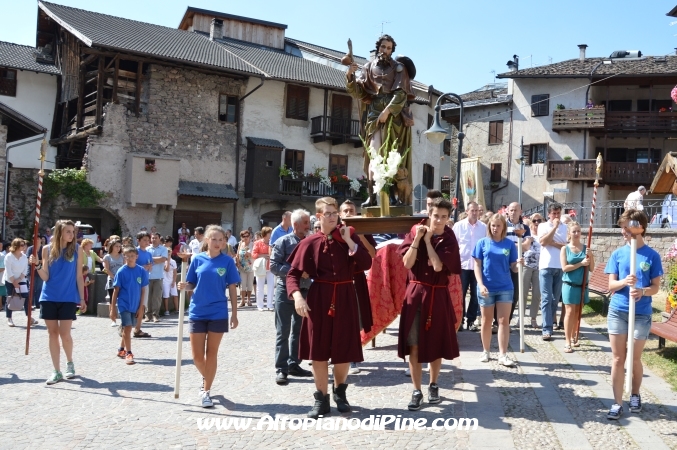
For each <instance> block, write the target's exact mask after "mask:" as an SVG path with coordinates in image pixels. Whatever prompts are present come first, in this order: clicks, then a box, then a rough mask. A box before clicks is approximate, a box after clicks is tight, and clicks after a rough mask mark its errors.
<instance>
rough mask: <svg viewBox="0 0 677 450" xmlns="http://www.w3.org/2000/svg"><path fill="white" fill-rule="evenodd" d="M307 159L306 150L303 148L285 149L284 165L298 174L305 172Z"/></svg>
mask: <svg viewBox="0 0 677 450" xmlns="http://www.w3.org/2000/svg"><path fill="white" fill-rule="evenodd" d="M305 159H306V152H305V151H303V150H289V149H287V150H285V151H284V165H285V166H287V168H288V169H289V170H293V171H294V172H297V173H298V174H303V173H304V169H305V167H304V163H305Z"/></svg>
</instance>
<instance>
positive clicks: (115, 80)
mask: <svg viewBox="0 0 677 450" xmlns="http://www.w3.org/2000/svg"><path fill="white" fill-rule="evenodd" d="M119 72H120V58H118V57H116V58H115V72H113V103H115V104H117V103H118V73H119Z"/></svg>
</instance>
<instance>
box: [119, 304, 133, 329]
mask: <svg viewBox="0 0 677 450" xmlns="http://www.w3.org/2000/svg"><path fill="white" fill-rule="evenodd" d="M118 316H120V323H122V327H123V328H124V327H133V326H134V324H135V323H136V314H135V313H133V312H129V311H120V310H119V309H118Z"/></svg>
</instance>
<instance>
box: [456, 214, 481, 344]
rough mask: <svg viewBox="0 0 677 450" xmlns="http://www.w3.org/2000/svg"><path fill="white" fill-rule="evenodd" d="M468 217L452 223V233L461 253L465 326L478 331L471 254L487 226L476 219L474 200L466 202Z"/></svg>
mask: <svg viewBox="0 0 677 450" xmlns="http://www.w3.org/2000/svg"><path fill="white" fill-rule="evenodd" d="M465 212H466V213H468V217H467V218H465V219H463V220H459V221H458V222H457V223H456V224H455V225H454V228H453V230H454V234H455V235H456V240H457V241H458V249H459V253H460V254H461V285H462V288H461V289H462V293H463V294H462V295H463V310H464V311H465V323H466V328H467V329H468V330H470V331H479V327H478V326H477V325H475V319H477V314H478V310H479V305H478V303H477V279H476V278H475V260H474V259H473V258H472V256H471V254H472V251H473V249H474V248H475V245H476V244H477V241H479V240H480V239H482V238H483V237H486V235H487V226H486V225H485V224H483V223H482V222H480V221H479V220H478V218H479V212H480V209H479V205H478V204H477V203H476V202H468V207H467V208H466V210H465ZM468 288H470V302H469V303H468V310H467V311H466V310H465V296H466V293H467V292H468ZM462 329H463V322H462V320H461V328H459V331H460V330H462Z"/></svg>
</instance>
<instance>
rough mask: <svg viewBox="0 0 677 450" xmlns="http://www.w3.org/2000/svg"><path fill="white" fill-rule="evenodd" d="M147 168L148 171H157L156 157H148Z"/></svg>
mask: <svg viewBox="0 0 677 450" xmlns="http://www.w3.org/2000/svg"><path fill="white" fill-rule="evenodd" d="M145 170H146V172H157V167H156V166H155V160H154V159H146V163H145Z"/></svg>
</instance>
